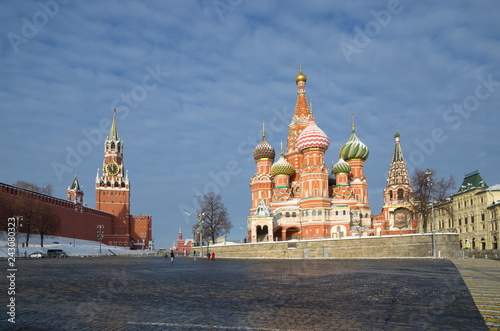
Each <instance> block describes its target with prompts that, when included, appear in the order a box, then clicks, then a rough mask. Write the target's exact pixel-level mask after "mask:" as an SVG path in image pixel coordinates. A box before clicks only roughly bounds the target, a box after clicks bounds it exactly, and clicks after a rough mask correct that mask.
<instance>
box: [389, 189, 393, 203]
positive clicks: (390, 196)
mask: <svg viewBox="0 0 500 331" xmlns="http://www.w3.org/2000/svg"><path fill="white" fill-rule="evenodd" d="M389 200H390V201H392V190H389Z"/></svg>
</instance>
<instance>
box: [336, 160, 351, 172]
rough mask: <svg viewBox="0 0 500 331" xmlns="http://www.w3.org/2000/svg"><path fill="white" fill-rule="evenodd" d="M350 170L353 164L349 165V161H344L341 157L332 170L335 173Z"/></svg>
mask: <svg viewBox="0 0 500 331" xmlns="http://www.w3.org/2000/svg"><path fill="white" fill-rule="evenodd" d="M350 171H351V166H350V165H349V163H347V162H346V161H344V159H343V158H340V159H339V160H338V161H337V163H335V165H334V166H333V167H332V172H333V173H334V174H340V173H344V174H348V173H349V172H350Z"/></svg>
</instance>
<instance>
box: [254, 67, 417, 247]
mask: <svg viewBox="0 0 500 331" xmlns="http://www.w3.org/2000/svg"><path fill="white" fill-rule="evenodd" d="M295 82H296V84H297V88H298V90H297V95H298V96H297V103H296V106H295V110H294V114H293V117H292V121H291V123H290V125H289V128H288V139H287V145H286V148H285V149H284V150H283V147H282V148H281V150H280V155H279V158H278V160H277V161H276V162H274V160H275V159H276V152H275V150H274V148H273V147H272V146H271V144H269V142H268V141H267V139H266V134H265V130H264V128H263V130H262V139H261V141H260V142H259V144H258V145H257V146H256V147H255V149H254V152H253V157H254V159H255V163H256V173H255V174H254V175H253V177H252V179H251V181H250V188H251V194H252V206H251V209H250V216H249V217H248V218H247V227H248V238H249V241H250V242H262V241H285V240H293V239H297V240H301V239H326V238H339V239H340V238H344V237H354V236H370V235H376V234H377V235H384V234H390V233H389V232H388V231H389V230H390V229H391V228H393V227H394V217H396V218H397V219H399V217H400V213H399V212H400V211H401V210H402V209H400V210H398V212H394V210H395V209H397V208H404V206H406V207H407V204H404V203H403V201H402V200H396V201H397V203H399V204H402V205H401V206H399V205H397V204H395V203H390V204H388V207H386V206H385V205H384V209H383V211H384V213H383V214H382V215H384V216H385V215H387V217H383V216H382V215H380V216H379V217H378V218H377V220H376V221H374V217H373V216H372V211H371V209H370V204H369V200H368V180H367V178H366V177H365V175H364V165H365V162H366V160H367V158H368V155H369V150H368V147H367V146H366V145H365V144H364V143H363V142H361V140H360V139H359V138H358V137H357V135H356V130H355V124H354V119H353V121H352V125H351V135H350V137H349V138H348V140H347V142H346V143H345V144H344V145H343V146H341V147H340V150H339V154H338V155H339V158H338V160H337V162H336V163H335V164H334V165H333V166H332V168H331V169H329V168H328V167H327V166H326V163H325V162H326V161H325V152H326V150H327V149H328V148H329V146H330V140H329V138H328V136H327V135H326V134H325V133H324V132H323V130H321V129H320V128H319V126H318V125H317V124H316V122H315V120H314V117H313V114H312V111H311V109H310V106H309V104H308V103H307V98H306V90H305V86H306V82H307V77H306V76H305V75H304V74H303V73H302V68H300V72H299V74H298V75H297V77H296V78H295ZM397 135H398V137H399V134H397ZM397 143H399V141H397ZM399 150H400V149H399ZM393 159H394V157H393ZM401 161H402V163H403V164H404V160H403V159H402V153H401ZM393 163H394V162H393ZM400 165H401V164H400ZM403 167H404V170H406V165H404V166H403ZM398 169H399V168H398ZM391 171H392V165H391ZM399 172H401V170H398V173H399ZM389 177H391V174H389ZM398 178H399V177H398ZM406 178H407V172H406ZM397 183H401V185H400V186H397V187H394V188H393V189H391V191H394V192H395V193H394V194H398V192H400V191H398V190H399V188H403V187H404V189H405V190H406V192H409V191H411V186H410V184H409V181H407V182H405V181H401V180H399V181H397ZM390 186H391V187H392V186H394V185H393V183H392V182H390V180H388V187H390ZM387 196H388V197H389V193H387ZM404 197H405V198H406V199H408V198H409V197H410V195H409V194H407V195H405V196H404ZM405 210H410V212H411V208H409V207H408V208H407V209H405ZM394 215H396V216H394ZM405 216H407V215H406V214H405ZM389 217H392V221H391V219H389ZM411 217H413V214H411V216H410V218H411ZM391 222H392V223H391ZM402 223H403V222H400V223H398V224H399V226H400V229H402V228H403V224H402ZM413 225H414V224H413V223H412V222H406V229H405V230H408V231H413V232H415V231H414V230H413V229H412V226H413Z"/></svg>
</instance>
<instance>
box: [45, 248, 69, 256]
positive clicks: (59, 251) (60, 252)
mask: <svg viewBox="0 0 500 331" xmlns="http://www.w3.org/2000/svg"><path fill="white" fill-rule="evenodd" d="M47 257H68V254H66V252H65V251H63V250H62V249H48V250H47Z"/></svg>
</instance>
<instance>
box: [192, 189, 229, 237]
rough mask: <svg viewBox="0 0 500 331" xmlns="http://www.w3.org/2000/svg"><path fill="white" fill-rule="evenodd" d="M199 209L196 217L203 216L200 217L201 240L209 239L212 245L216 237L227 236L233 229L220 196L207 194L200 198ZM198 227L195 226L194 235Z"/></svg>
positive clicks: (212, 193) (198, 225) (211, 193)
mask: <svg viewBox="0 0 500 331" xmlns="http://www.w3.org/2000/svg"><path fill="white" fill-rule="evenodd" d="M200 208H201V210H199V211H198V215H201V214H202V215H203V216H202V217H201V220H202V223H201V229H202V230H201V231H202V235H203V238H207V239H211V241H212V243H213V244H215V241H216V239H217V238H218V237H220V236H223V235H224V236H225V235H227V234H228V233H229V231H230V230H231V228H232V227H233V225H232V224H231V220H230V219H229V215H228V213H227V208H226V207H225V206H224V204H223V203H222V198H221V196H220V194H215V193H214V192H208V193H206V194H205V195H203V196H202V197H201V200H200ZM199 227H200V224H196V225H195V226H194V227H193V231H194V232H195V233H196V231H197V230H198V229H199Z"/></svg>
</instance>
